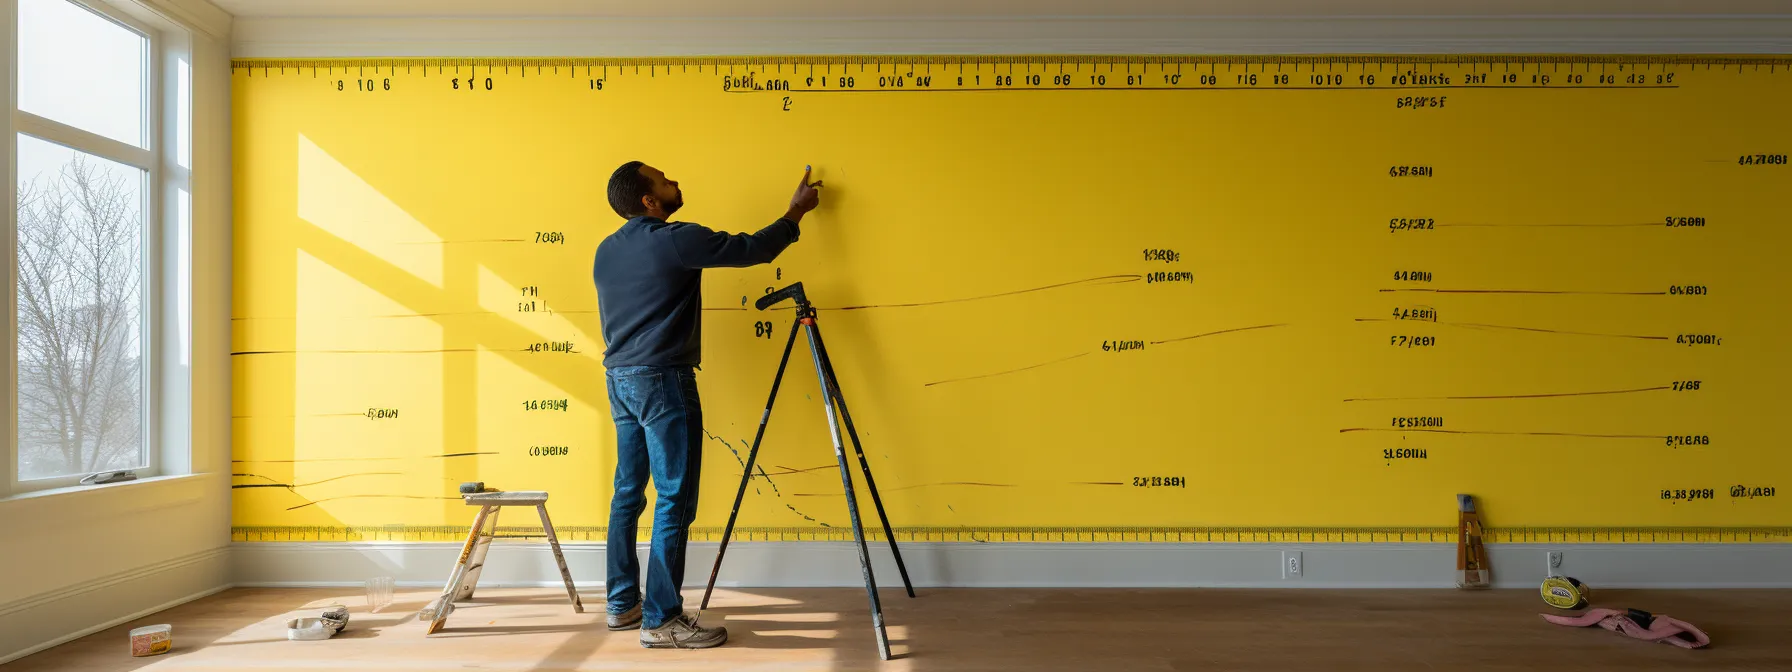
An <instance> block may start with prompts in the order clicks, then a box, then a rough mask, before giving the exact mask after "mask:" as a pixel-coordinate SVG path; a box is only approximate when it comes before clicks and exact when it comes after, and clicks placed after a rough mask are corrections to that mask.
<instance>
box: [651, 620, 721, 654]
mask: <svg viewBox="0 0 1792 672" xmlns="http://www.w3.org/2000/svg"><path fill="white" fill-rule="evenodd" d="M726 641H728V629H727V628H724V627H720V626H717V627H714V628H705V627H701V626H699V625H697V617H695V616H692V615H690V614H689V613H688V612H687V613H683V614H679V615H678V616H677V617H675V618H673V619H672V620H670V621H666V623H665V624H664V625H661V626H660V627H657V628H654V629H651V630H649V629H647V628H642V629H641V647H642V648H646V649H707V648H709V647H712V646H721V645H722V642H726Z"/></svg>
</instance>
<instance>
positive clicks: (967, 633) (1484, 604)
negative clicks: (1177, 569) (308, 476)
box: [5, 588, 1792, 672]
mask: <svg viewBox="0 0 1792 672" xmlns="http://www.w3.org/2000/svg"><path fill="white" fill-rule="evenodd" d="M701 594H702V593H701V589H700V588H699V589H697V590H696V591H687V592H686V594H685V595H686V599H687V600H689V601H690V603H691V604H695V601H696V600H697V599H699V598H700V597H701ZM428 596H429V595H428V591H425V590H422V589H418V590H415V591H402V590H401V591H400V593H399V595H398V596H397V601H396V603H394V604H393V605H391V606H389V607H387V608H385V609H382V610H381V611H380V612H379V613H368V611H367V608H366V607H365V606H364V600H363V598H362V596H361V595H360V594H359V593H358V591H355V590H349V589H248V588H245V589H233V590H229V591H225V592H223V593H220V594H218V595H215V596H212V597H208V598H205V599H202V600H198V601H195V602H192V603H189V604H185V605H182V606H179V607H176V608H173V609H170V610H168V611H165V612H162V613H159V614H154V615H151V616H148V617H145V618H143V619H139V620H137V621H134V622H131V623H129V624H126V625H122V626H119V627H116V628H112V629H110V630H107V631H104V632H101V633H98V634H95V635H92V636H89V637H86V638H83V639H80V640H77V641H74V642H70V643H68V644H64V645H62V646H59V647H56V648H54V649H50V650H48V651H44V652H42V653H38V654H36V655H33V656H30V657H27V658H23V659H21V660H18V661H15V662H14V663H12V664H10V665H7V666H5V672H34V671H37V670H58V671H61V672H80V671H93V672H100V671H107V672H110V671H113V670H157V671H166V670H237V669H278V670H634V669H640V670H699V669H701V670H916V671H922V672H936V671H937V672H949V671H956V670H1424V669H1436V670H1450V671H1456V670H1523V671H1524V672H1541V671H1542V670H1556V669H1561V670H1603V669H1622V670H1626V672H1635V671H1640V670H1677V671H1678V670H1689V669H1699V670H1714V669H1731V670H1792V634H1788V633H1792V592H1789V591H1621V590H1602V591H1599V592H1598V593H1597V596H1598V597H1599V598H1600V599H1599V602H1598V604H1599V605H1601V606H1612V607H1617V608H1623V607H1636V608H1639V609H1645V610H1649V611H1653V612H1655V613H1658V614H1665V615H1669V616H1674V617H1677V618H1680V619H1682V620H1686V621H1688V622H1691V623H1693V624H1695V625H1697V626H1699V627H1700V628H1701V629H1703V630H1705V631H1706V633H1707V634H1709V635H1710V636H1711V639H1712V645H1711V646H1709V647H1707V648H1704V649H1697V650H1684V649H1680V648H1678V647H1674V646H1670V645H1667V644H1661V643H1654V642H1644V641H1640V640H1634V639H1628V638H1624V637H1622V636H1619V635H1617V634H1614V633H1610V632H1607V631H1605V630H1602V629H1599V628H1596V627H1594V628H1568V627H1562V626H1557V625H1551V624H1549V623H1546V622H1544V621H1543V620H1542V619H1541V618H1539V617H1538V614H1539V613H1540V612H1544V611H1548V610H1549V607H1546V606H1544V605H1543V603H1542V601H1541V600H1539V599H1538V597H1537V594H1536V592H1535V591H1531V590H1502V591H1487V592H1459V591H1454V590H1406V591H1390V592H1380V591H1371V590H1312V589H1308V590H1213V589H1199V590H1195V589H1191V590H1161V589H1160V590H1039V589H1025V590H1016V589H999V590H997V589H978V590H973V589H927V590H920V591H918V597H917V598H915V599H910V598H908V597H907V596H905V595H904V594H903V593H902V592H901V590H900V589H897V590H889V591H885V592H884V593H883V594H882V596H883V604H884V613H885V619H886V623H887V624H888V629H889V633H890V638H891V642H892V648H893V651H894V653H895V657H894V659H892V660H890V661H888V662H884V661H879V660H878V659H877V654H876V649H875V648H874V640H873V638H872V629H871V625H870V616H869V612H868V603H867V600H866V596H865V592H864V591H863V590H851V589H825V590H824V589H816V590H764V591H759V590H753V591H740V590H737V591H722V590H720V589H718V591H717V599H716V600H715V601H713V602H712V603H711V604H710V609H709V610H708V611H706V612H704V614H703V620H704V622H705V623H708V624H717V623H720V624H723V625H726V626H727V627H728V630H729V635H730V639H729V642H728V644H727V645H725V646H724V647H722V648H718V649H708V650H701V651H665V650H647V649H642V648H641V647H640V645H639V644H638V643H637V641H636V635H637V633H636V632H634V631H625V632H618V633H611V632H609V631H608V630H606V629H604V627H603V598H602V596H601V594H588V595H586V596H585V597H584V599H585V603H586V611H587V613H585V614H573V613H572V607H571V605H570V603H569V602H568V601H567V599H566V593H565V591H564V590H560V591H556V590H553V589H510V590H505V589H486V590H483V592H481V593H480V594H479V595H478V597H477V599H475V600H473V601H471V602H468V603H466V604H465V606H462V607H461V608H459V609H457V610H456V611H455V612H454V614H453V615H452V616H450V617H449V620H448V624H447V628H446V629H445V630H443V631H442V632H440V633H438V634H436V635H433V636H425V635H424V634H423V632H424V627H425V626H424V624H422V623H419V622H418V621H417V620H416V619H415V617H414V615H415V611H416V609H417V608H418V607H419V606H421V605H422V604H423V602H424V601H425V599H426V598H427V597H428ZM332 602H340V603H343V604H346V605H347V606H348V607H349V609H350V612H351V620H350V622H349V626H348V629H347V630H345V631H344V632H343V633H342V634H340V635H338V636H337V637H336V638H334V639H330V640H326V641H319V642H293V641H288V640H286V639H285V636H286V633H285V629H284V623H285V621H286V619H288V618H293V617H299V616H316V615H318V613H320V612H322V611H323V610H324V608H325V606H326V605H329V604H330V603H332ZM155 623H170V624H173V626H174V642H175V649H174V651H173V652H172V653H169V654H165V655H162V656H156V657H151V658H132V657H131V656H130V655H129V652H128V647H127V639H128V638H127V636H126V632H127V631H128V630H129V629H130V628H132V627H137V626H141V625H148V624H155Z"/></svg>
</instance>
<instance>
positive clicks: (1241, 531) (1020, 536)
mask: <svg viewBox="0 0 1792 672" xmlns="http://www.w3.org/2000/svg"><path fill="white" fill-rule="evenodd" d="M874 527H875V526H874ZM498 529H499V535H500V536H515V537H536V536H541V528H540V527H527V526H521V527H500V528H498ZM554 531H555V533H556V534H557V535H558V536H559V537H560V540H561V541H603V540H604V538H605V533H606V531H607V530H606V528H603V527H561V526H555V527H554ZM895 532H896V540H897V541H898V542H930V541H937V542H1128V543H1137V542H1145V543H1195V542H1202V543H1208V542H1219V543H1426V544H1454V543H1456V537H1455V534H1456V530H1455V528H1450V527H1361V528H1222V527H1182V528H1169V527H1166V528H1145V527H1082V528H1025V527H1012V528H987V529H965V528H944V527H942V528H912V527H899V528H896V529H895ZM649 533H650V530H648V528H646V527H643V528H641V531H640V538H641V539H647V538H648V534H649ZM466 536H467V530H466V528H465V526H448V525H433V526H432V525H385V526H369V527H303V526H292V527H235V528H232V529H231V540H233V541H462V540H465V539H466ZM543 538H545V537H543ZM865 538H866V539H867V540H876V541H882V540H884V539H885V537H884V533H883V530H881V529H875V530H874V529H867V530H866V531H865ZM690 539H691V541H697V542H715V541H721V539H722V529H721V528H719V527H693V528H691V531H690ZM852 540H853V534H852V530H851V529H845V528H834V527H816V528H809V527H737V528H735V529H734V534H733V537H732V539H731V541H852ZM1484 540H1485V541H1486V542H1487V543H1575V544H1604V543H1631V544H1634V543H1645V544H1646V543H1771V542H1787V541H1792V527H1724V528H1667V527H1663V528H1542V527H1537V528H1508V529H1489V530H1487V531H1486V534H1485V537H1484Z"/></svg>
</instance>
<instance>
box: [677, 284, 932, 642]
mask: <svg viewBox="0 0 1792 672" xmlns="http://www.w3.org/2000/svg"><path fill="white" fill-rule="evenodd" d="M785 299H795V300H796V319H795V321H794V322H793V323H792V324H791V325H790V339H789V340H787V341H785V342H784V357H783V358H782V359H780V360H778V375H777V376H776V377H774V378H773V379H772V392H771V396H770V397H768V398H767V399H766V400H765V412H764V413H763V414H761V415H760V416H759V430H758V433H756V434H754V436H753V449H752V450H751V451H750V452H748V453H747V464H746V467H747V468H746V471H745V472H744V473H742V474H741V479H740V490H738V491H737V492H735V493H734V510H733V511H731V512H729V513H728V527H727V528H725V529H724V531H723V532H722V546H721V548H720V549H718V550H717V551H716V563H715V566H714V567H713V568H711V569H710V571H709V585H708V587H706V588H704V589H703V604H702V606H700V607H699V608H700V609H701V608H707V607H709V594H710V592H711V591H713V590H715V587H716V574H717V573H719V572H720V571H721V569H722V556H723V555H724V554H726V553H727V552H728V538H729V537H730V536H732V535H733V533H734V521H735V519H736V518H737V517H738V516H739V515H740V503H741V499H742V498H744V497H745V496H746V494H747V481H750V480H752V479H753V463H754V461H755V460H757V459H758V457H759V444H760V441H761V440H762V439H764V438H765V426H766V424H767V423H769V422H771V419H772V404H773V402H776V401H777V400H778V385H779V384H780V383H782V382H783V381H784V368H785V366H786V365H788V364H789V363H790V351H791V349H792V348H793V347H795V346H796V333H797V331H798V328H799V327H801V328H802V330H803V331H804V332H805V333H807V334H808V336H809V353H810V355H812V356H813V358H814V360H815V374H816V376H818V377H819V378H820V381H821V389H822V393H823V395H824V396H825V397H826V401H825V402H824V403H823V405H822V407H823V409H824V410H825V412H826V414H827V418H828V433H829V434H830V435H831V436H832V437H833V439H834V457H835V459H837V460H838V461H839V462H840V482H841V484H842V485H843V486H844V487H845V488H846V511H847V513H848V514H849V515H851V516H852V534H853V539H854V540H855V541H856V542H857V543H858V547H859V568H860V570H861V571H862V572H863V573H864V575H865V592H866V594H867V595H869V596H870V597H871V625H872V627H873V628H874V629H875V630H876V632H877V653H878V657H879V658H880V659H883V660H889V659H890V639H889V636H888V635H887V634H886V633H885V632H884V611H883V606H882V604H881V603H879V602H878V599H877V579H876V578H875V577H874V576H872V572H871V553H870V551H869V550H868V549H867V547H866V546H865V531H864V528H863V527H862V526H861V525H860V523H859V504H858V499H857V498H856V497H855V496H854V494H853V484H852V472H851V471H850V470H849V469H848V467H847V466H846V447H845V446H844V445H843V444H842V443H841V440H840V425H841V424H845V425H846V433H847V435H849V436H851V437H852V448H853V452H855V453H857V454H858V456H859V468H860V469H861V470H863V471H864V472H865V485H866V487H868V488H869V489H870V490H871V501H872V503H873V504H874V505H876V507H877V517H878V519H879V520H881V521H882V522H883V525H884V537H885V538H887V539H889V541H890V553H891V554H892V555H894V556H896V569H897V571H899V572H901V573H902V585H903V587H904V588H907V589H908V596H909V597H914V596H915V587H914V585H912V584H910V583H909V580H908V568H907V567H906V566H904V565H903V564H902V552H901V551H898V550H897V549H896V534H895V533H894V532H892V531H891V530H890V518H889V516H886V515H884V503H883V499H882V498H880V497H878V495H877V483H876V482H875V481H873V480H872V479H871V463H870V462H869V461H867V460H866V459H865V449H864V448H863V447H862V446H860V445H859V432H858V430H857V429H855V428H854V427H853V424H852V414H851V413H849V412H847V410H846V397H844V396H842V395H841V394H840V382H839V380H838V379H836V378H835V377H834V364H833V362H832V361H831V360H829V359H828V350H827V346H826V345H823V344H822V340H821V327H819V326H817V325H816V324H815V307H814V306H812V305H810V304H809V297H808V296H807V295H805V294H804V293H803V283H801V282H798V283H795V284H792V285H790V286H789V287H785V288H783V289H780V290H778V291H776V292H773V293H771V294H767V295H765V296H763V297H761V298H760V299H759V301H758V302H756V303H754V304H753V305H754V307H756V308H758V309H759V310H765V309H767V308H770V307H771V306H773V305H775V304H778V303H780V302H782V301H784V300H785ZM836 405H838V406H839V420H838V421H837V420H836V419H835V413H834V407H835V406H836Z"/></svg>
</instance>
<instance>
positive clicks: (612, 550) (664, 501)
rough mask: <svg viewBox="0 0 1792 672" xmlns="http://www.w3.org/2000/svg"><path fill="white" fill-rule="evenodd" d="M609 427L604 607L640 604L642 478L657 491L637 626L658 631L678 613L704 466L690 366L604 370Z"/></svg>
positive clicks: (700, 422) (644, 496) (699, 412)
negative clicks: (612, 439) (612, 441)
mask: <svg viewBox="0 0 1792 672" xmlns="http://www.w3.org/2000/svg"><path fill="white" fill-rule="evenodd" d="M605 377H606V379H607V382H608V387H609V392H610V417H611V418H612V419H613V420H614V422H615V424H616V484H615V495H614V497H613V498H612V499H611V500H610V530H609V541H608V543H607V544H606V545H605V546H604V556H605V560H606V563H607V564H608V568H607V572H608V577H607V580H606V586H607V588H608V604H607V605H606V608H607V609H608V611H609V612H610V613H613V614H619V613H622V612H625V611H628V610H629V609H632V608H634V606H635V604H636V603H638V602H640V601H641V598H642V593H641V578H640V573H641V568H640V560H639V558H638V557H637V556H636V552H635V530H636V523H637V521H638V520H639V519H640V517H641V511H642V510H643V509H645V508H646V506H647V478H648V476H649V475H651V476H652V477H653V488H654V492H655V493H657V494H658V498H657V501H656V502H654V507H653V539H652V542H651V545H650V546H649V547H648V558H647V591H646V602H645V604H642V606H641V625H642V627H646V628H657V627H659V626H661V625H663V624H665V622H666V621H668V620H671V619H673V618H676V617H677V616H678V615H679V614H681V613H683V612H684V598H683V595H682V594H681V593H680V591H679V588H680V587H681V586H683V585H684V551H685V541H686V533H687V531H688V530H689V528H690V525H691V521H693V520H695V519H696V517H697V490H698V485H699V483H700V481H701V480H702V478H701V477H702V471H703V406H702V403H701V402H700V401H699V400H698V398H697V378H696V374H695V372H693V371H692V370H691V369H690V368H689V367H661V366H627V367H617V368H614V369H610V370H609V371H607V372H606V373H605Z"/></svg>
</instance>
